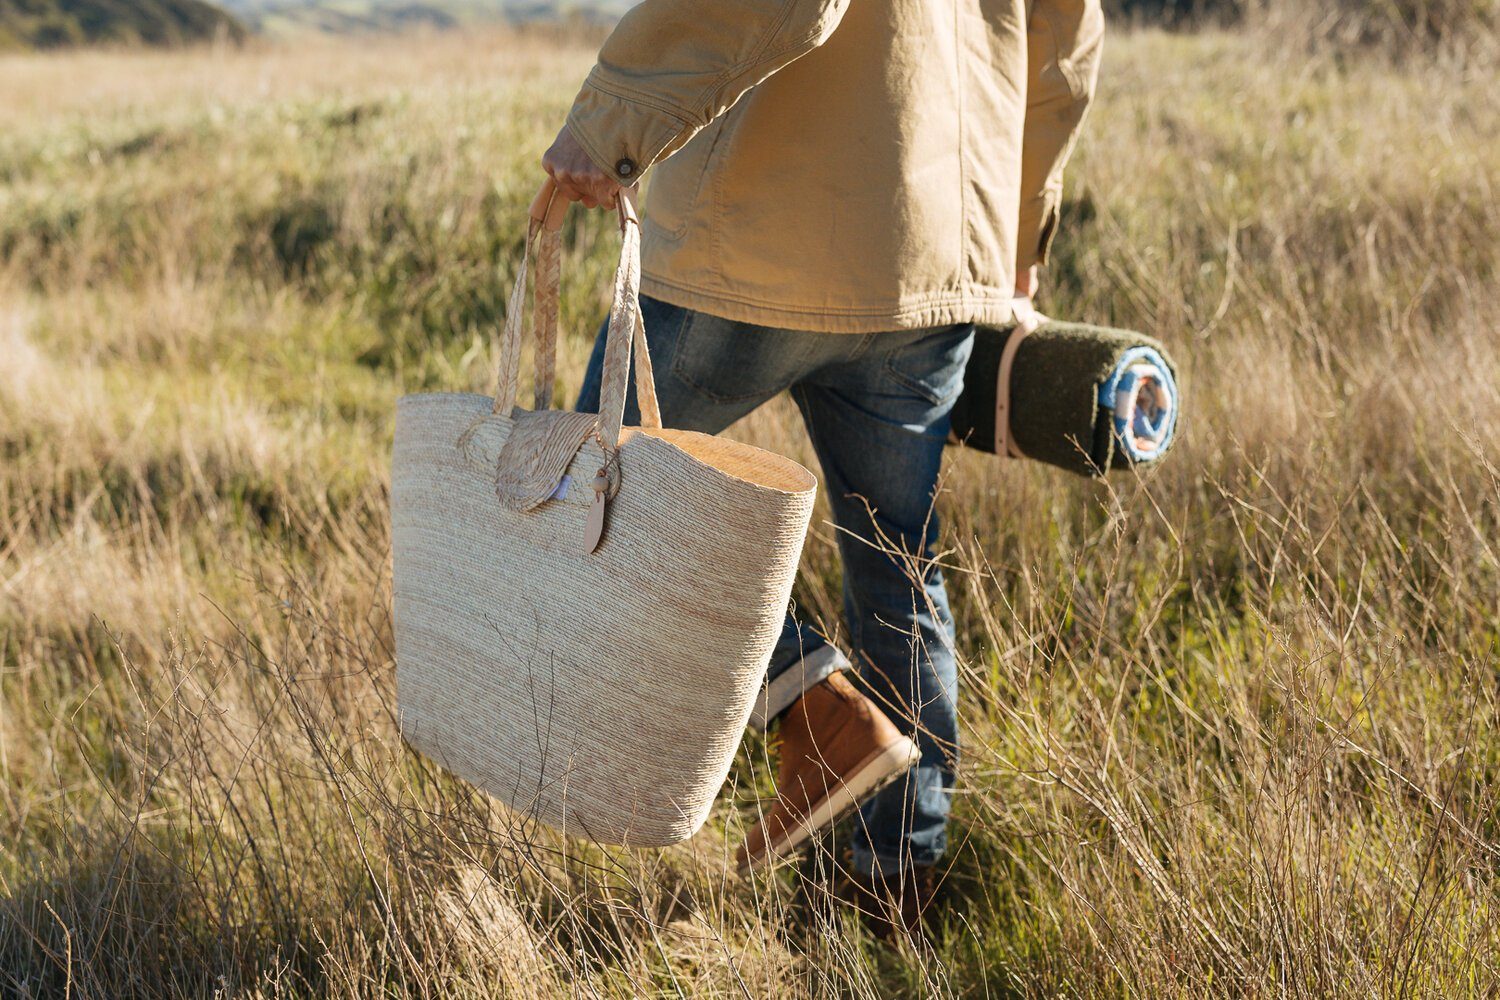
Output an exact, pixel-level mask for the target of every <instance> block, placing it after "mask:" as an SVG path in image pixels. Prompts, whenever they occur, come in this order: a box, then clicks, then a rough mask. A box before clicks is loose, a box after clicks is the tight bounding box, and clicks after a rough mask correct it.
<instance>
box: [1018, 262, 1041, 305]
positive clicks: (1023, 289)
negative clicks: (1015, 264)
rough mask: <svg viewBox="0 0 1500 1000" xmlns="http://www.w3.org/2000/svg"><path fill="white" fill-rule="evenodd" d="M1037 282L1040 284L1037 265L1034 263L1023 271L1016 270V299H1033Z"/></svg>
mask: <svg viewBox="0 0 1500 1000" xmlns="http://www.w3.org/2000/svg"><path fill="white" fill-rule="evenodd" d="M1039 284H1040V281H1039V280H1038V278H1037V266H1036V265H1035V264H1033V265H1031V266H1030V267H1028V268H1027V269H1026V270H1024V271H1019V272H1017V273H1016V298H1018V299H1034V298H1036V290H1037V286H1038V285H1039Z"/></svg>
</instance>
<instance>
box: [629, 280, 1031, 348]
mask: <svg viewBox="0 0 1500 1000" xmlns="http://www.w3.org/2000/svg"><path fill="white" fill-rule="evenodd" d="M641 294H642V295H649V296H651V297H652V298H653V299H660V300H661V301H662V302H666V303H669V304H671V305H674V306H680V307H681V308H683V309H692V310H694V311H695V312H701V313H707V314H708V315H710V316H717V317H719V318H720V319H727V320H730V321H732V322H736V323H750V324H753V325H755V326H765V327H772V328H774V329H782V330H806V331H808V332H811V333H855V334H858V333H885V332H887V331H892V330H920V329H924V328H926V327H930V326H948V325H951V324H955V323H982V324H986V325H991V326H1003V325H1005V324H1007V323H1009V322H1010V321H1011V318H1012V317H1011V296H1012V295H1013V294H1014V293H1013V292H1005V293H1001V292H1000V291H999V290H998V289H993V288H983V289H978V290H975V291H972V292H958V293H945V294H939V295H929V296H922V297H920V298H915V299H904V300H901V301H898V302H893V303H890V304H887V305H880V306H871V307H869V308H859V309H850V308H841V307H837V306H798V305H784V304H780V303H769V302H752V301H749V300H747V299H744V298H739V297H735V296H731V295H725V294H724V293H722V292H710V291H706V290H704V289H697V288H688V287H685V286H683V285H679V284H675V283H673V282H670V281H667V280H665V279H663V278H661V277H656V276H652V275H649V274H647V275H642V277H641Z"/></svg>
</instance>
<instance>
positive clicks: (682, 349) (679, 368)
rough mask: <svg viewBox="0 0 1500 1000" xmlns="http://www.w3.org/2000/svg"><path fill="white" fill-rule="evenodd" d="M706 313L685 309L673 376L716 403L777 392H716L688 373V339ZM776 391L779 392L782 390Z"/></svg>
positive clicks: (674, 354) (678, 337) (742, 400)
mask: <svg viewBox="0 0 1500 1000" xmlns="http://www.w3.org/2000/svg"><path fill="white" fill-rule="evenodd" d="M704 315H706V314H705V313H700V312H698V311H697V310H695V309H684V310H683V325H682V326H681V327H680V328H679V329H678V331H677V338H676V346H675V347H674V349H673V351H672V366H671V369H670V371H671V373H672V377H673V378H675V379H677V380H678V381H680V382H682V383H683V384H684V385H687V386H690V387H691V388H692V389H693V391H694V392H697V393H699V394H701V395H702V396H703V397H704V398H705V399H709V400H712V401H713V402H715V403H743V402H745V401H746V400H748V399H760V398H762V397H767V396H774V395H775V394H776V393H775V392H771V393H766V392H748V393H735V394H726V393H720V392H715V391H714V390H712V389H710V388H708V386H706V385H703V384H702V383H701V382H699V381H698V380H697V379H695V378H693V376H692V375H691V374H689V373H688V371H687V369H686V368H685V367H684V360H685V358H686V357H687V350H686V348H687V339H688V337H690V336H692V332H693V331H692V327H693V325H695V324H696V323H697V321H698V318H699V317H700V316H704ZM776 391H778V392H779V391H780V390H776Z"/></svg>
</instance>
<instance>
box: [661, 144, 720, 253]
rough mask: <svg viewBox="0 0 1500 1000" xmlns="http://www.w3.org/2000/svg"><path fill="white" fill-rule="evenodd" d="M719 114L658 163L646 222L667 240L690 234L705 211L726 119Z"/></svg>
mask: <svg viewBox="0 0 1500 1000" xmlns="http://www.w3.org/2000/svg"><path fill="white" fill-rule="evenodd" d="M728 117H729V116H728V115H720V116H719V117H718V118H717V119H715V120H714V121H713V123H712V124H710V125H709V126H708V127H707V128H705V129H704V130H703V131H702V132H699V133H698V134H697V135H695V136H693V137H692V138H691V139H689V140H688V143H687V145H686V146H683V147H682V149H680V150H678V151H677V155H675V156H672V157H669V158H668V159H667V160H666V161H665V162H664V163H661V164H658V165H657V167H656V172H655V176H653V177H652V178H651V183H650V185H649V188H648V190H647V194H646V212H645V223H646V225H647V226H650V227H651V228H653V229H655V230H656V235H657V236H659V237H662V238H664V239H669V240H680V239H682V238H683V237H684V236H686V235H687V231H688V225H689V223H691V221H692V219H693V216H694V215H695V214H698V213H700V212H702V211H703V210H704V208H705V207H706V206H704V205H703V204H702V200H703V187H704V181H705V179H706V178H707V176H708V169H709V165H710V164H712V163H713V162H714V156H715V151H716V150H717V148H718V145H719V138H720V136H722V135H723V133H724V126H725V119H727V118H728Z"/></svg>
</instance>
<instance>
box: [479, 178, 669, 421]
mask: <svg viewBox="0 0 1500 1000" xmlns="http://www.w3.org/2000/svg"><path fill="white" fill-rule="evenodd" d="M616 208H617V210H618V213H619V217H620V231H621V234H622V240H621V247H620V263H619V266H618V268H616V270H615V294H614V302H613V304H612V306H611V308H610V318H609V330H608V333H607V334H606V340H605V354H604V377H603V385H602V387H601V392H600V407H599V412H600V433H601V436H602V437H603V438H604V440H605V442H606V443H607V444H609V445H610V446H611V447H613V446H614V445H615V444H616V443H618V441H619V436H620V427H621V424H622V422H623V420H624V413H625V396H626V391H625V390H626V386H627V385H628V384H629V378H630V361H631V355H632V354H634V356H635V381H636V395H637V397H638V400H639V403H640V410H641V426H642V427H660V426H661V409H660V407H659V405H658V403H657V399H656V380H655V378H654V377H653V375H654V373H653V372H652V369H651V356H650V354H649V353H648V351H647V347H646V329H645V325H644V323H643V322H642V319H641V308H640V281H641V262H640V218H639V216H638V214H637V213H636V208H635V189H633V188H625V189H623V190H622V191H621V193H620V198H619V200H618V204H617V206H616ZM567 211H568V201H567V199H565V198H562V197H560V196H559V195H558V191H557V184H556V182H554V181H553V180H552V178H551V177H548V178H547V179H546V181H545V182H543V184H542V186H541V189H540V190H539V191H538V192H537V194H536V197H535V198H533V199H532V202H531V210H530V213H529V214H530V223H529V225H528V227H527V233H526V245H525V249H524V251H523V253H522V256H521V266H520V268H519V269H518V271H517V273H516V285H515V288H514V289H513V290H512V291H511V296H510V300H509V303H508V305H507V307H506V315H505V328H504V331H503V334H502V340H501V346H500V367H499V371H498V372H497V373H496V378H495V404H494V412H495V413H505V414H508V413H510V411H511V408H512V407H514V406H515V402H516V394H517V386H518V382H519V380H520V367H521V343H522V340H523V339H524V329H523V327H524V323H525V320H524V313H525V292H526V277H527V274H528V271H529V270H530V263H531V258H532V253H533V245H534V244H535V245H536V255H537V264H536V297H535V309H534V312H535V321H536V333H537V349H536V363H537V373H536V381H537V387H536V409H538V410H541V409H546V408H548V407H549V406H551V403H552V382H553V381H554V372H555V366H556V357H557V327H558V304H559V300H560V298H561V291H560V283H561V282H560V277H561V270H562V222H563V218H564V216H566V215H567Z"/></svg>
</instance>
